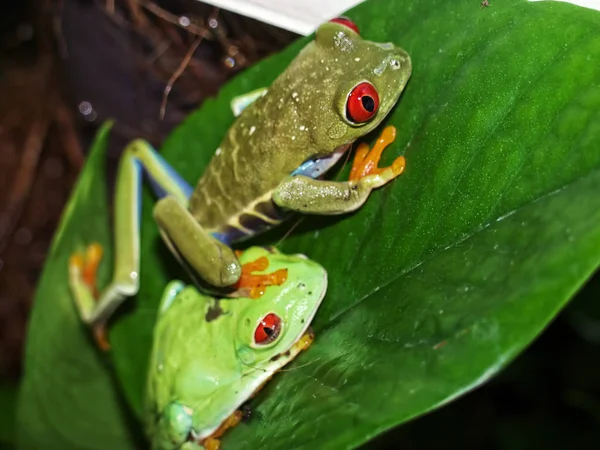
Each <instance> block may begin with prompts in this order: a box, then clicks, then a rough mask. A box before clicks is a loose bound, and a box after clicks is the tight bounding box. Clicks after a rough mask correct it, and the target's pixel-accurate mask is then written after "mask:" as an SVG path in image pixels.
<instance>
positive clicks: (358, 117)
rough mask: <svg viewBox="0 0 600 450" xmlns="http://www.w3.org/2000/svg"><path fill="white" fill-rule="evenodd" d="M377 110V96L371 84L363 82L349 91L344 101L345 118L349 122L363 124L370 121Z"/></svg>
mask: <svg viewBox="0 0 600 450" xmlns="http://www.w3.org/2000/svg"><path fill="white" fill-rule="evenodd" d="M378 108H379V94H377V89H375V86H373V85H372V84H371V83H369V82H367V81H363V82H362V83H358V84H357V85H356V86H355V87H354V89H352V90H351V91H350V95H349V96H348V100H346V118H347V119H348V120H349V121H350V122H354V123H364V122H367V121H368V120H370V119H371V118H372V117H373V116H374V115H375V113H377V109H378Z"/></svg>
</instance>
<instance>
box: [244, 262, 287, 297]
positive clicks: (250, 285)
mask: <svg viewBox="0 0 600 450" xmlns="http://www.w3.org/2000/svg"><path fill="white" fill-rule="evenodd" d="M242 253H243V252H240V251H236V255H237V256H238V257H239V256H240V255H241V254H242ZM268 267H269V260H268V259H267V257H266V256H261V257H260V258H258V259H256V260H255V261H251V262H249V263H246V264H242V275H241V276H240V279H239V280H238V282H237V283H236V284H234V285H233V287H234V288H235V289H236V290H242V291H243V292H244V293H245V294H246V291H247V295H248V297H250V298H259V297H261V296H262V295H263V294H264V293H265V290H266V288H267V287H268V286H280V285H282V284H283V283H285V280H287V276H288V271H287V269H279V270H276V271H275V272H271V273H265V274H256V273H254V272H263V271H265V270H267V269H268Z"/></svg>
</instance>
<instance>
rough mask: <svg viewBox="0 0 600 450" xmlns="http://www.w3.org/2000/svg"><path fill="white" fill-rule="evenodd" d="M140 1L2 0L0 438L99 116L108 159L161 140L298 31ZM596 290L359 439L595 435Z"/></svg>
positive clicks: (586, 440)
mask: <svg viewBox="0 0 600 450" xmlns="http://www.w3.org/2000/svg"><path fill="white" fill-rule="evenodd" d="M148 3H149V4H150V6H151V7H150V8H148V7H141V6H139V3H136V2H131V1H129V0H113V1H111V0H62V1H61V0H29V1H18V0H12V1H11V0H5V1H3V2H0V448H5V447H6V448H10V447H11V444H10V443H11V441H12V438H13V432H12V430H13V419H14V409H13V408H14V402H15V399H16V395H15V392H16V387H17V386H18V381H19V378H20V376H21V374H22V364H23V348H24V342H25V332H26V326H27V317H28V313H29V310H30V308H31V305H32V298H33V294H34V290H35V285H36V281H37V278H38V276H39V274H40V272H41V269H42V266H43V262H44V258H45V256H46V252H47V250H48V246H49V244H50V241H51V239H52V236H53V233H54V230H55V228H56V226H57V224H58V220H59V218H60V214H61V211H62V208H63V207H64V204H65V202H66V201H67V199H68V196H69V193H70V189H71V188H72V186H73V183H74V181H75V179H76V177H77V174H78V172H79V170H80V169H81V167H82V165H83V162H84V158H85V152H86V149H87V147H88V145H89V143H90V140H91V138H92V137H93V135H94V132H95V130H96V128H97V126H98V125H99V124H100V123H102V122H103V121H104V120H106V119H107V118H115V119H116V120H117V122H116V126H115V128H113V131H112V133H111V135H112V137H111V147H110V150H109V153H110V157H109V161H108V162H107V163H108V165H109V169H113V170H114V167H115V165H116V161H117V159H118V156H119V153H120V151H121V149H122V148H123V146H124V145H125V144H126V143H127V141H129V140H131V139H133V138H136V137H143V138H145V139H148V140H150V141H151V142H152V143H153V144H157V145H158V144H160V142H161V141H162V139H163V138H164V137H165V136H166V135H167V134H168V133H169V131H170V130H171V129H172V128H173V127H174V126H176V125H177V124H178V123H179V122H180V121H181V120H182V119H183V118H184V117H185V115H186V114H187V113H188V112H189V111H191V110H192V109H194V108H196V107H197V106H198V105H199V104H201V102H202V101H203V99H205V98H207V97H210V96H212V95H214V94H215V93H216V92H217V91H218V89H219V87H220V86H221V85H222V84H223V83H224V82H225V81H227V80H228V79H229V78H230V77H231V76H232V75H234V74H235V73H238V72H239V71H241V70H243V69H244V68H245V67H247V66H248V65H250V64H252V63H253V62H256V61H258V60H260V59H262V58H264V57H265V56H267V55H269V54H270V53H273V52H276V51H278V50H280V49H282V48H283V47H285V46H286V45H287V44H288V43H290V42H291V41H293V40H294V39H295V38H296V36H295V35H293V34H292V33H288V32H285V31H283V30H280V29H277V28H274V27H271V26H268V25H265V24H261V23H259V22H256V21H253V20H251V19H247V18H243V17H240V16H237V15H235V14H232V13H228V12H226V11H219V10H217V9H215V8H212V7H210V6H207V5H202V4H199V3H198V2H196V1H194V0H170V1H162V2H161V1H155V2H148ZM113 5H114V9H113ZM136 5H137V6H136ZM180 15H185V16H186V17H188V18H189V19H190V23H191V24H192V26H190V27H188V28H187V29H186V30H184V29H183V28H182V27H181V26H179V25H178V24H177V23H176V22H177V19H178V17H179V16H180ZM196 45H197V49H196V50H195V51H194V52H193V53H192V52H191V49H193V47H196ZM188 54H189V55H188ZM186 55H188V56H190V58H189V61H187V63H186V64H183V62H186ZM182 64H183V65H182ZM180 66H181V68H182V69H185V70H183V71H182V73H181V76H180V77H179V78H177V80H176V81H175V83H174V84H173V88H172V90H171V92H170V94H169V97H168V99H167V102H166V109H165V114H164V118H162V119H161V118H160V112H161V104H162V102H163V94H164V89H165V86H166V85H167V84H168V83H169V79H171V78H172V77H173V76H174V74H175V73H177V72H178V69H179V68H180ZM599 297H600V276H598V275H596V276H595V278H593V279H592V280H591V281H590V282H589V283H588V284H587V286H586V287H585V288H584V289H583V290H582V291H581V292H580V293H579V294H578V295H577V297H576V298H575V299H574V300H573V301H572V302H571V304H570V305H569V306H568V307H567V308H566V310H565V311H564V312H563V313H562V314H561V315H560V316H559V317H558V318H557V319H556V320H555V321H554V323H553V324H551V325H550V326H549V328H548V329H547V330H546V331H545V332H544V333H543V334H542V336H540V338H539V339H538V340H537V341H536V342H534V343H533V344H532V345H531V347H530V348H529V349H528V350H527V351H526V352H525V353H523V354H522V355H521V356H520V357H519V358H518V359H517V360H516V361H514V362H513V363H512V364H511V365H510V366H509V367H508V368H507V369H506V370H505V371H504V372H503V373H502V374H501V375H500V376H498V377H497V378H496V379H494V380H493V381H491V382H490V383H488V384H487V385H486V386H484V387H483V388H481V389H478V390H477V391H475V392H473V393H471V394H468V395H466V396H465V397H463V398H461V399H460V400H458V401H456V402H454V403H452V404H451V405H449V406H447V407H445V408H442V409H440V410H438V411H436V412H434V413H432V414H429V415H427V416H425V417H423V418H420V419H417V420H415V421H412V422H410V423H409V424H407V425H404V426H402V427H399V428H397V429H395V430H391V431H390V432H388V433H386V434H384V435H382V436H380V437H379V438H377V439H375V440H374V441H373V442H371V443H369V444H368V445H366V446H365V448H373V449H388V448H390V449H391V448H400V447H401V448H403V449H405V450H412V449H432V450H433V449H446V448H454V447H456V448H461V449H463V450H468V449H491V450H495V449H498V450H501V449H502V450H504V449H511V450H512V449H515V450H520V449H537V448H547V449H567V448H568V449H571V448H572V449H588V448H590V449H592V448H600V302H599V300H600V298H599ZM332 432H334V430H332Z"/></svg>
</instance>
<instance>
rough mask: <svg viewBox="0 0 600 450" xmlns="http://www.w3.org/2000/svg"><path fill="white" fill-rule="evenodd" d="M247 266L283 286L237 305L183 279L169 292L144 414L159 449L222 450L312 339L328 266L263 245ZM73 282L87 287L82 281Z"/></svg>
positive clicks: (246, 257) (249, 255) (244, 259)
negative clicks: (253, 403)
mask: <svg viewBox="0 0 600 450" xmlns="http://www.w3.org/2000/svg"><path fill="white" fill-rule="evenodd" d="M80 257H83V255H81V256H80ZM240 262H241V263H242V264H244V263H247V264H250V265H255V266H257V265H260V267H254V275H253V276H255V277H259V276H264V277H270V276H271V275H272V274H273V273H276V274H278V276H279V277H280V280H279V283H276V284H273V285H271V286H268V287H266V288H261V289H263V292H262V295H260V296H258V297H256V296H254V297H255V298H252V297H240V298H236V299H235V300H233V299H228V298H220V299H219V298H215V297H212V296H209V295H206V294H204V293H202V292H199V291H198V290H197V289H196V288H195V287H193V286H185V285H184V284H183V283H182V282H180V281H172V282H171V283H170V284H169V285H167V287H166V289H165V291H164V293H163V296H162V300H161V302H160V305H159V310H158V317H157V321H156V324H155V327H154V336H153V347H152V351H151V356H150V363H149V366H148V367H149V369H148V378H147V385H146V398H145V400H146V401H145V414H144V415H145V421H146V430H147V436H148V438H149V440H150V442H151V443H152V448H153V449H155V450H159V449H160V450H173V449H202V448H204V449H206V450H216V449H218V448H219V445H220V437H221V436H222V435H223V433H225V431H227V430H228V429H229V428H231V427H233V426H235V425H237V424H238V423H239V422H240V420H241V419H242V417H243V415H244V409H243V408H242V405H244V404H245V403H247V401H248V400H249V399H250V398H251V397H252V396H253V395H254V394H255V393H256V392H257V391H258V390H259V389H260V388H261V387H262V386H263V385H264V384H265V383H267V382H268V380H269V379H270V378H271V377H272V376H273V375H274V374H275V372H277V371H278V370H279V369H281V368H282V367H283V366H285V365H286V364H288V363H289V362H290V361H292V360H293V359H294V358H295V357H296V356H297V355H298V354H299V353H300V352H301V351H303V350H305V349H307V348H308V346H309V345H310V344H311V343H312V341H313V338H314V335H313V333H312V332H311V331H310V330H309V325H310V323H311V321H312V319H313V317H314V316H315V313H316V312H317V310H318V308H319V305H320V304H321V301H322V299H323V297H324V295H325V292H326V291H327V272H326V271H325V269H324V268H323V267H322V266H320V265H319V264H317V263H316V262H314V261H311V260H309V259H307V258H306V257H305V256H303V255H284V254H282V253H279V252H278V251H277V250H275V249H274V248H268V249H267V248H262V247H250V248H249V249H248V250H246V251H245V252H243V253H241V254H240ZM267 272H268V273H267ZM72 282H73V284H72V287H73V288H74V289H75V290H77V289H87V286H86V285H85V283H84V282H83V281H82V280H81V279H79V278H74V279H73V280H72Z"/></svg>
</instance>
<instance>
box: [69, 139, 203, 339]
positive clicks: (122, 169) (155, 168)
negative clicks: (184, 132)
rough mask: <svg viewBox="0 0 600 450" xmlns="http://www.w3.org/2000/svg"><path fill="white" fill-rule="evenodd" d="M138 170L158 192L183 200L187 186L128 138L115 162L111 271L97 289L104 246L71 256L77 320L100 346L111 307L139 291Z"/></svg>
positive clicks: (144, 146)
mask: <svg viewBox="0 0 600 450" xmlns="http://www.w3.org/2000/svg"><path fill="white" fill-rule="evenodd" d="M142 170H144V171H145V172H146V173H147V175H148V176H149V178H150V180H151V184H152V186H153V188H154V191H155V192H156V194H157V195H158V196H161V195H169V196H171V197H172V198H175V199H177V200H178V201H180V202H182V203H183V204H187V199H188V197H189V194H190V192H191V188H190V186H189V185H187V184H186V183H185V182H184V181H183V180H182V179H181V178H180V177H179V176H178V175H177V173H176V172H175V171H174V170H173V169H172V168H171V167H170V166H168V165H167V163H166V162H165V161H164V160H163V159H162V158H161V157H160V156H159V155H158V154H157V153H156V151H155V150H154V149H153V148H152V147H151V146H150V144H148V143H147V142H145V141H142V140H137V141H134V142H132V143H131V144H129V145H128V146H127V148H126V149H125V150H124V152H123V155H122V157H121V160H120V163H119V169H118V173H117V184H116V192H115V198H114V205H115V215H114V233H115V235H114V246H115V260H114V272H113V276H112V279H111V281H110V282H109V284H108V286H106V287H105V288H104V289H103V290H102V291H101V292H100V291H99V290H98V289H97V286H96V271H97V268H98V266H99V264H100V260H101V258H102V247H101V246H100V245H99V244H91V245H90V246H89V247H88V248H87V249H86V251H85V252H84V253H75V254H73V255H72V257H71V258H70V260H69V281H70V286H71V291H72V292H73V295H74V297H75V304H76V306H77V308H78V311H79V315H80V317H81V320H82V321H83V322H85V323H87V324H89V325H90V326H92V328H93V330H94V331H95V334H96V337H97V339H98V341H99V343H100V344H101V346H102V347H104V348H106V347H107V344H106V342H105V339H104V326H105V324H106V321H107V319H108V318H109V317H110V315H111V314H112V313H113V312H114V310H115V309H116V308H117V307H118V306H119V305H120V304H121V303H122V302H123V301H124V300H125V299H126V298H127V297H130V296H133V295H135V294H136V293H137V292H138V290H139V280H138V277H139V265H140V262H139V252H140V250H139V246H140V244H139V243H140V236H139V228H140V215H141V214H140V213H141V181H142V179H141V178H142Z"/></svg>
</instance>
